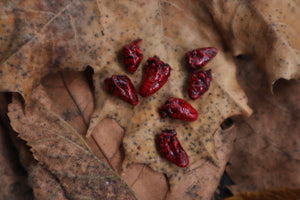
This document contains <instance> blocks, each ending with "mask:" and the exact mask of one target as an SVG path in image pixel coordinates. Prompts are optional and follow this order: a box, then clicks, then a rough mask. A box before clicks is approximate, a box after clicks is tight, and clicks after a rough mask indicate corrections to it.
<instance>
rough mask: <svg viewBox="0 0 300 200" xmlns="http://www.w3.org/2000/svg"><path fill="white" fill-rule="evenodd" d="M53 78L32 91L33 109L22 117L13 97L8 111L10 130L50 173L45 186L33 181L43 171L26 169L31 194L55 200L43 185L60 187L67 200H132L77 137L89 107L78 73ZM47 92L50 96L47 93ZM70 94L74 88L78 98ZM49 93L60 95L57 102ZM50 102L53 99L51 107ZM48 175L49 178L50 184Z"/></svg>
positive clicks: (130, 193)
mask: <svg viewBox="0 0 300 200" xmlns="http://www.w3.org/2000/svg"><path fill="white" fill-rule="evenodd" d="M81 76H82V75H81ZM58 77H59V79H58V80H60V81H57V80H55V78H54V76H49V77H48V78H46V79H45V80H44V81H43V85H41V86H40V87H38V88H37V89H36V90H35V91H34V92H33V94H34V97H33V100H34V104H32V105H31V106H30V107H27V109H26V110H25V111H24V112H23V109H22V104H21V102H20V101H18V99H17V98H14V99H13V102H12V103H11V104H10V106H9V117H10V119H11V121H12V122H11V125H12V127H13V128H14V129H15V130H16V131H18V133H19V136H20V137H21V138H22V139H24V140H26V141H27V144H28V145H29V146H30V147H31V150H32V152H33V155H34V157H35V158H36V159H37V160H38V161H39V164H41V165H43V166H44V167H45V168H46V169H47V170H49V172H50V173H51V174H49V176H50V177H49V180H48V179H47V181H45V178H47V177H40V176H39V175H41V174H40V173H41V172H43V169H42V168H41V167H40V166H39V165H37V166H35V165H33V167H35V168H36V169H35V170H34V171H33V170H29V171H33V172H32V173H31V174H32V177H31V178H32V185H33V186H34V187H33V188H34V189H35V190H36V191H35V195H36V196H37V198H38V199H40V198H42V199H43V198H45V197H47V199H48V198H55V197H53V195H54V194H55V195H58V194H59V191H55V193H51V191H49V192H48V193H47V191H48V190H47V186H51V188H53V187H54V186H55V184H58V185H57V187H58V189H60V187H62V188H63V190H64V192H65V195H66V196H67V198H68V199H86V198H92V199H95V198H96V199H97V198H104V199H135V196H134V192H133V191H132V190H131V189H130V188H129V187H128V186H127V185H126V183H125V182H124V181H123V180H121V179H120V177H119V176H117V175H116V174H115V173H114V172H113V171H112V170H111V169H110V168H108V167H107V165H105V164H104V163H103V162H102V161H100V160H99V159H98V158H97V157H96V156H95V155H94V154H93V153H92V152H91V151H92V149H91V148H93V146H92V145H91V144H90V143H91V142H90V141H89V140H87V141H85V140H84V138H85V137H84V135H82V134H81V133H80V131H81V130H82V129H83V128H85V129H86V128H87V127H86V125H85V124H84V123H83V122H84V121H85V117H84V116H85V114H86V113H87V112H86V111H88V110H89V112H90V113H91V111H92V109H89V108H90V106H91V107H93V105H91V104H90V101H89V100H90V98H91V96H92V94H91V91H90V90H89V89H88V88H89V86H88V84H87V82H80V80H79V81H78V79H80V74H79V73H70V76H69V77H71V78H68V76H66V78H64V75H63V74H62V75H61V76H58ZM81 79H82V78H81ZM62 80H63V81H62ZM74 82H75V83H76V84H77V87H76V86H75V87H76V88H74V84H73V83H74ZM49 83H52V84H49ZM76 84H75V85H76ZM78 85H79V86H78ZM51 87H52V91H53V90H54V91H55V92H51V89H50V88H51ZM73 89H76V90H77V89H78V90H79V93H75V95H72V93H70V94H68V92H69V91H72V90H73ZM81 89H84V90H83V91H84V92H82V91H81ZM63 90H64V91H63ZM46 92H47V93H46ZM53 94H56V95H58V94H60V95H61V96H60V98H57V96H56V95H54V96H53ZM76 94H77V95H76ZM51 98H56V102H53V101H52V99H51ZM72 98H73V100H72ZM68 100H69V101H68ZM55 103H57V104H55ZM76 103H79V104H78V106H77V107H76V105H75V106H74V104H76ZM59 105H65V109H64V110H59V108H60V107H59ZM74 107H75V108H74ZM50 109H52V110H50ZM76 109H77V110H76ZM53 110H54V111H53ZM78 111H79V112H78ZM55 112H58V114H57V113H55ZM65 113H68V114H67V115H66V114H65ZM60 115H61V116H62V117H64V118H62V117H61V116H60ZM78 117H79V118H80V119H78ZM76 118H77V119H76ZM75 121H76V122H77V125H76V124H75V123H74V122H75ZM68 122H69V123H68ZM80 122H81V123H80ZM71 125H72V126H74V128H73V127H72V126H71ZM75 128H76V129H75ZM24 157H25V156H24ZM46 175H47V173H46ZM51 176H54V177H55V179H54V180H53V179H51ZM56 179H57V180H58V181H59V182H58V183H57V180H56ZM53 181H54V182H53ZM37 184H39V186H40V187H37ZM41 190H45V191H41ZM56 197H57V196H56ZM57 198H58V197H57Z"/></svg>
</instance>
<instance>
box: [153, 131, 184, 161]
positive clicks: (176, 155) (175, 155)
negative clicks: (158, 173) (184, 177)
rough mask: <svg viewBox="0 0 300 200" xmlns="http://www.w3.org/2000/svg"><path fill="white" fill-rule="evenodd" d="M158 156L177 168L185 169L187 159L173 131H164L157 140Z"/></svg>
mask: <svg viewBox="0 0 300 200" xmlns="http://www.w3.org/2000/svg"><path fill="white" fill-rule="evenodd" d="M157 146H158V149H159V152H160V155H161V156H162V157H164V158H166V159H167V160H169V161H170V162H172V163H174V164H176V165H178V166H179V167H186V166H188V164H189V158H188V155H187V154H186V152H185V151H184V149H183V148H182V146H181V144H180V142H179V141H178V139H177V133H176V131H175V129H171V130H169V129H166V130H163V131H162V133H161V134H160V135H159V137H158V138H157Z"/></svg>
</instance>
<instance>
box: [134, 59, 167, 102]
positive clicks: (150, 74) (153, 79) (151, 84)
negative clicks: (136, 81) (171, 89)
mask: <svg viewBox="0 0 300 200" xmlns="http://www.w3.org/2000/svg"><path fill="white" fill-rule="evenodd" d="M170 73H171V67H170V65H168V64H167V63H163V62H162V61H161V60H160V59H159V57H157V56H154V57H153V58H149V59H148V60H147V62H146V64H145V71H144V75H143V81H142V84H141V87H140V90H139V92H140V94H141V95H142V96H143V97H149V96H151V95H152V94H154V93H155V92H157V91H158V90H159V89H160V88H161V87H162V86H163V85H164V84H165V83H166V82H167V80H168V78H169V76H170Z"/></svg>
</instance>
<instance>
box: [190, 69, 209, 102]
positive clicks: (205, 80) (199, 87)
mask: <svg viewBox="0 0 300 200" xmlns="http://www.w3.org/2000/svg"><path fill="white" fill-rule="evenodd" d="M211 80H212V76H211V70H207V71H200V72H194V73H193V74H192V75H191V77H190V80H189V88H188V92H189V96H190V98H191V99H193V100H195V99H198V98H199V97H200V96H201V95H202V94H204V93H205V92H206V91H207V90H208V88H209V85H210V82H211Z"/></svg>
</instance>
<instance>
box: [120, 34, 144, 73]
mask: <svg viewBox="0 0 300 200" xmlns="http://www.w3.org/2000/svg"><path fill="white" fill-rule="evenodd" d="M141 42H142V39H137V40H134V41H133V42H131V43H130V44H128V45H126V46H124V47H123V49H122V55H123V62H124V65H125V67H126V69H127V70H128V71H129V72H130V73H134V72H135V71H136V70H137V68H138V66H139V64H140V62H141V60H142V59H143V53H142V51H141V50H140V48H139V46H138V45H139V44H140V43H141Z"/></svg>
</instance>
